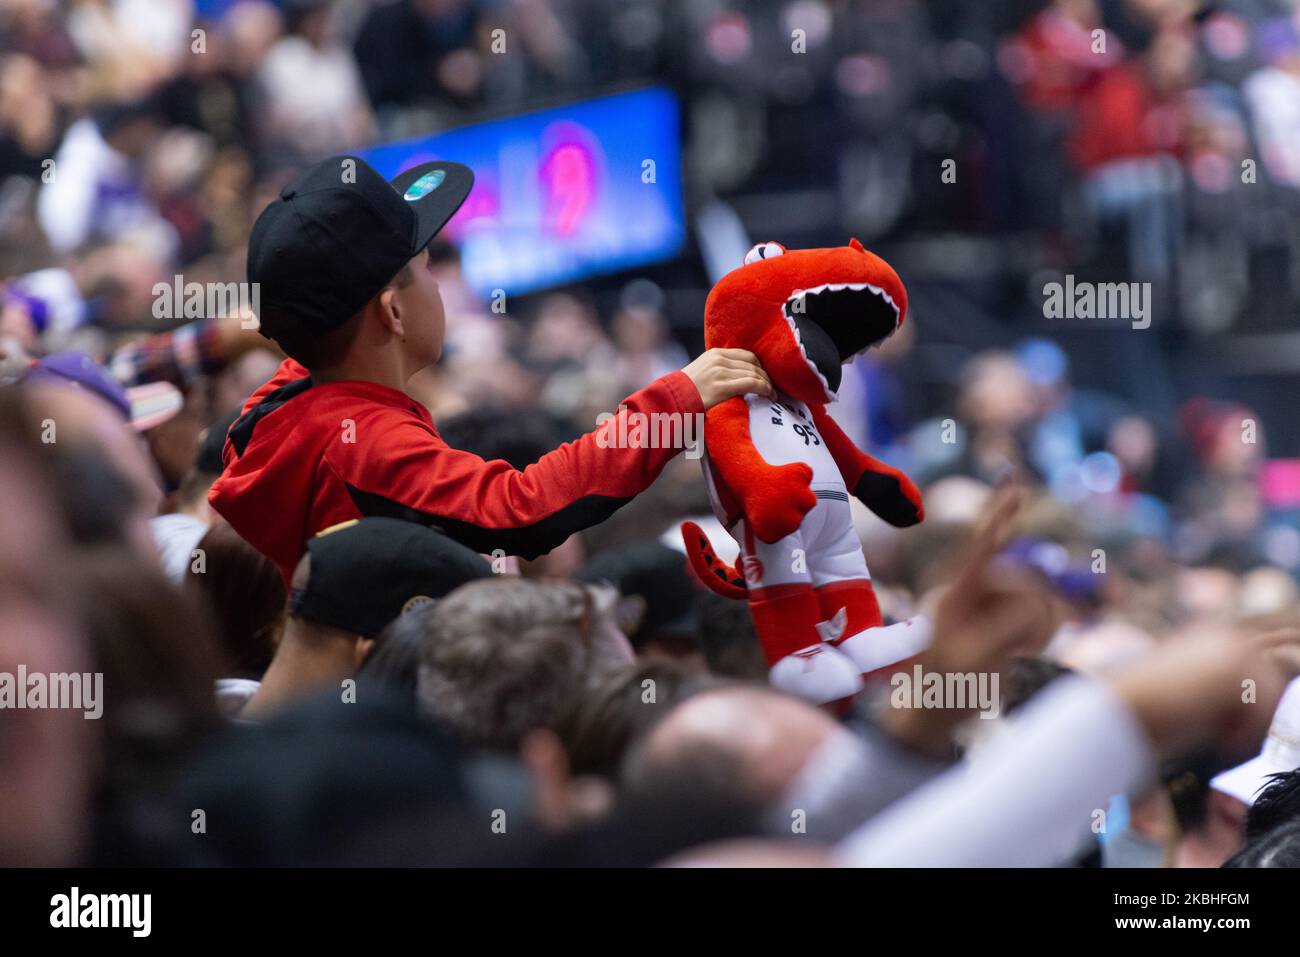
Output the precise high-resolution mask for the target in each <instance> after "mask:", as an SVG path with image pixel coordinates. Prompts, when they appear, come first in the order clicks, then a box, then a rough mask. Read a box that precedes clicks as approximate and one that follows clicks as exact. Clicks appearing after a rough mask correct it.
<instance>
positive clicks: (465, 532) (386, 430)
mask: <svg viewBox="0 0 1300 957" xmlns="http://www.w3.org/2000/svg"><path fill="white" fill-rule="evenodd" d="M623 407H624V408H623V409H621V410H620V411H619V413H618V416H626V415H628V414H630V413H644V414H651V413H664V412H668V413H674V412H675V413H682V414H684V415H687V414H689V415H694V414H699V413H702V412H703V411H704V408H703V405H702V404H701V402H700V394H699V391H698V390H697V389H696V388H695V384H694V383H693V382H691V380H690V379H689V378H688V377H687V376H686V374H685V373H683V372H672V373H670V374H668V375H666V376H664V377H662V378H660V379H657V380H656V381H654V382H652V383H651V384H650V385H648V386H646V388H644V389H642V390H641V391H639V392H636V393H634V394H633V395H631V396H629V397H628V398H627V399H625V400H624V402H623ZM616 418H617V417H616ZM618 428H619V423H618V422H617V421H616V419H611V420H610V421H608V422H606V423H604V424H603V425H602V426H601V427H600V429H597V430H596V431H594V432H590V433H588V434H587V435H584V436H582V437H581V438H579V439H577V440H576V441H574V442H567V443H565V444H564V445H562V446H560V447H559V448H558V449H556V450H555V451H553V452H549V453H547V454H546V455H544V456H543V457H542V458H541V459H539V460H538V461H537V462H536V463H535V464H533V465H530V466H528V467H527V468H526V469H524V470H523V471H519V470H517V469H515V468H514V467H512V466H511V465H510V464H508V463H507V462H504V461H501V460H499V459H498V460H496V461H493V462H485V461H484V460H483V459H481V458H479V457H478V456H477V455H473V454H471V453H469V452H462V451H460V450H458V449H453V448H451V447H449V446H448V445H447V443H445V442H444V441H443V440H442V438H441V437H440V436H439V435H438V430H437V429H436V428H435V427H434V424H433V419H432V417H431V416H430V415H429V412H428V410H427V409H426V408H425V407H424V406H422V405H420V403H418V402H416V401H415V400H414V399H412V398H411V397H410V396H408V395H407V394H406V393H404V392H399V391H397V390H396V389H391V388H389V387H388V386H383V385H379V384H377V383H373V382H331V383H326V384H324V385H313V384H312V382H311V379H310V375H309V373H308V372H307V370H306V369H305V368H304V367H303V366H301V365H299V364H298V363H297V362H295V361H294V360H292V359H286V360H285V361H284V362H283V363H282V364H281V365H280V368H279V369H278V370H277V371H276V374H275V375H274V376H273V377H272V378H271V380H270V381H269V382H267V383H266V384H265V385H264V386H262V387H261V388H260V389H258V390H257V391H256V392H254V393H253V395H252V396H251V397H250V398H249V400H248V401H247V402H246V403H245V404H244V410H243V414H242V415H241V416H240V417H239V419H237V420H236V421H235V424H234V425H233V426H231V428H230V432H229V434H228V435H227V437H226V445H225V449H224V451H223V459H224V461H225V466H226V470H225V472H223V473H222V475H221V477H220V478H219V479H218V480H217V482H216V484H215V485H213V487H212V491H211V492H210V493H209V495H208V501H209V502H210V503H211V504H212V507H213V508H214V509H216V510H217V512H219V513H220V514H221V515H222V516H223V517H224V518H225V519H226V520H227V521H228V522H230V524H231V526H232V527H233V528H234V529H235V531H236V532H238V533H239V534H240V536H242V537H243V538H244V540H245V541H247V542H249V543H250V544H251V545H253V546H254V547H255V548H257V549H258V550H259V551H261V552H262V553H263V554H265V555H266V556H267V557H269V558H270V559H271V560H272V561H274V562H275V564H276V565H277V566H278V567H279V569H280V573H281V574H282V575H283V576H284V578H285V581H286V582H287V581H288V580H289V578H290V576H291V575H292V574H293V569H294V566H295V565H296V564H297V563H298V559H299V558H300V557H301V556H302V553H303V551H304V550H305V543H306V541H307V539H309V538H311V537H312V536H313V535H315V534H316V533H317V532H319V531H321V530H323V529H326V528H329V527H330V526H331V525H335V524H337V523H339V522H343V521H347V520H348V519H354V518H362V517H367V516H373V515H383V516H388V517H392V518H402V519H408V520H412V521H417V522H421V523H423V524H425V525H429V526H432V527H434V528H437V529H439V530H441V531H443V532H445V533H446V534H447V535H449V536H450V537H451V538H454V539H455V540H457V541H459V542H461V543H462V544H464V545H466V546H468V547H470V548H472V549H474V550H476V551H479V552H483V553H486V554H490V553H492V552H493V551H494V550H496V549H501V550H502V551H503V552H504V553H505V554H508V555H519V556H522V557H524V558H536V557H537V556H538V555H542V554H544V553H546V552H548V551H550V550H551V549H552V548H554V547H555V546H557V545H559V544H560V543H561V542H563V541H564V540H565V539H566V538H568V537H569V535H571V534H573V533H574V532H576V531H579V530H580V529H583V528H587V527H589V526H592V525H595V524H598V523H599V522H602V521H604V520H605V519H606V518H608V517H609V516H610V515H611V514H612V513H613V512H614V511H615V510H616V509H618V508H619V507H620V506H621V505H623V504H624V503H626V502H627V501H628V500H629V499H631V498H632V497H633V496H634V495H636V494H637V493H638V492H641V491H643V490H645V488H646V487H648V486H649V485H650V483H651V482H653V481H654V480H655V478H656V477H658V475H659V473H660V472H661V471H662V470H663V467H664V466H665V465H666V464H667V463H668V461H669V460H670V459H671V458H672V457H673V456H675V455H676V454H677V453H678V452H679V451H681V450H680V449H677V448H616V447H610V448H602V447H601V444H600V442H598V440H597V436H598V435H599V433H600V431H601V429H618ZM628 434H629V433H628V431H626V426H624V429H623V431H619V432H611V433H610V436H611V437H612V436H617V435H624V436H626V435H628ZM606 444H608V445H610V446H613V445H615V444H616V440H615V439H613V438H607V439H606Z"/></svg>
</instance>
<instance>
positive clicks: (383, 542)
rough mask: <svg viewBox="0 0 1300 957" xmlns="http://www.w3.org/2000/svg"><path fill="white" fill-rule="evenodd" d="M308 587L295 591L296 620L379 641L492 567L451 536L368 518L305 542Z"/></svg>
mask: <svg viewBox="0 0 1300 957" xmlns="http://www.w3.org/2000/svg"><path fill="white" fill-rule="evenodd" d="M307 552H308V554H309V555H310V556H311V564H310V568H309V573H308V580H307V585H306V587H305V588H301V589H298V588H295V589H294V590H293V594H292V595H291V597H290V603H289V613H290V614H291V615H292V616H293V617H295V618H302V619H304V620H306V621H312V622H316V623H317V624H321V625H328V626H330V627H332V628H339V629H341V630H343V631H348V632H352V633H353V634H357V635H364V636H366V637H368V638H373V637H375V636H376V635H378V634H379V633H380V632H381V631H383V630H384V627H385V626H386V625H387V624H388V623H389V622H390V621H392V620H393V619H395V618H397V617H398V616H399V615H401V614H402V613H403V612H404V611H408V610H410V609H411V608H415V607H417V606H418V605H421V604H423V603H424V602H427V601H433V600H435V599H438V598H441V597H442V596H444V595H446V594H447V593H448V592H450V591H452V590H453V589H455V588H457V587H458V586H460V585H463V584H465V583H466V582H471V581H475V580H477V579H479V578H487V577H489V576H491V574H492V567H491V566H490V565H489V564H488V563H487V561H485V560H484V559H483V557H482V556H481V555H479V554H478V553H477V552H474V551H471V550H470V549H468V548H466V547H465V546H464V545H461V544H460V543H459V542H454V541H452V540H451V539H450V538H448V537H447V536H446V535H443V534H441V533H440V532H435V531H433V529H430V528H426V527H425V526H423V525H417V524H416V523H414V522H404V521H401V520H399V519H395V518H363V519H358V520H354V521H351V522H344V523H343V524H342V525H336V526H335V527H333V528H329V529H326V530H325V531H323V532H321V533H320V534H319V535H317V536H316V537H315V538H313V539H311V540H310V541H308V542H307Z"/></svg>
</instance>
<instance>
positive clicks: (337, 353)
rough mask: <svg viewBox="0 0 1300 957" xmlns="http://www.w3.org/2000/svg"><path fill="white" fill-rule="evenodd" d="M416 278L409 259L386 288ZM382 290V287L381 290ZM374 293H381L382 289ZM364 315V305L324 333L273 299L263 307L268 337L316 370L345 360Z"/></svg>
mask: <svg viewBox="0 0 1300 957" xmlns="http://www.w3.org/2000/svg"><path fill="white" fill-rule="evenodd" d="M413 280H414V273H413V272H412V271H411V264H410V263H409V262H408V263H406V265H404V266H403V267H402V268H401V269H400V270H398V272H397V275H395V276H394V277H393V278H392V279H390V280H389V281H388V282H387V283H385V288H386V287H387V286H396V287H397V288H398V289H405V288H406V287H407V286H409V285H410V284H411V282H412V281H413ZM382 291H383V290H382V289H381V290H380V292H382ZM375 295H376V296H377V295H379V292H376V293H375ZM372 298H373V297H372ZM364 318H365V309H364V308H363V309H362V310H361V311H359V312H358V313H357V314H356V315H355V316H352V317H351V318H350V319H347V320H345V321H344V322H342V323H340V324H339V325H337V326H335V327H334V328H333V329H331V330H329V331H328V332H326V333H324V334H322V333H320V332H318V331H316V330H315V329H311V328H309V327H308V326H305V325H304V324H303V323H302V322H300V321H299V320H298V317H297V316H294V315H291V314H289V313H285V312H280V311H278V310H277V309H276V308H275V305H274V304H273V303H267V304H266V305H264V306H263V309H262V316H261V322H262V331H263V333H264V334H265V335H266V336H267V337H268V338H271V339H274V340H275V342H276V344H277V345H278V346H279V347H280V348H281V349H283V350H284V354H285V355H287V356H288V357H289V358H291V359H294V360H296V361H298V362H300V363H302V364H303V365H304V366H306V367H307V368H308V369H311V370H316V369H327V368H329V367H330V366H333V365H338V363H340V362H342V361H343V359H344V358H345V357H346V356H347V354H348V350H349V349H351V348H352V343H354V342H355V341H356V339H357V336H358V334H360V332H361V326H362V323H363V321H364Z"/></svg>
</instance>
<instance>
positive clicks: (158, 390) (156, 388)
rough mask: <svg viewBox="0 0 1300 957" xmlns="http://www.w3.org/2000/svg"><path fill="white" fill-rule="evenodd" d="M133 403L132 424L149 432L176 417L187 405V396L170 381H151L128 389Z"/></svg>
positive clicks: (129, 398)
mask: <svg viewBox="0 0 1300 957" xmlns="http://www.w3.org/2000/svg"><path fill="white" fill-rule="evenodd" d="M126 399H127V401H128V402H129V403H130V404H131V426H132V427H133V428H134V429H135V430H136V431H137V432H147V431H149V430H150V429H152V428H155V427H156V426H159V425H162V424H163V423H164V422H167V421H169V420H171V419H173V418H175V417H176V415H177V413H179V412H180V411H181V408H182V407H183V406H184V405H185V396H184V394H183V393H182V392H181V390H180V389H178V388H176V386H175V385H173V384H172V383H170V382H149V383H146V384H145V385H137V386H131V387H130V388H128V389H127V390H126Z"/></svg>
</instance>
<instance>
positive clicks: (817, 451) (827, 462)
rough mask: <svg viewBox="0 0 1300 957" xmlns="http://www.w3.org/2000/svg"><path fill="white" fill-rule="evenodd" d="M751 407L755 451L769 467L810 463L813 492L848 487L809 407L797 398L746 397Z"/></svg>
mask: <svg viewBox="0 0 1300 957" xmlns="http://www.w3.org/2000/svg"><path fill="white" fill-rule="evenodd" d="M745 403H746V404H747V405H748V406H749V435H750V439H751V440H752V441H753V443H754V448H755V449H757V450H758V454H759V455H761V456H762V457H763V461H765V462H767V463H768V464H769V465H786V464H788V463H790V462H806V463H807V464H808V465H809V466H811V467H812V470H813V478H812V487H813V491H818V490H821V489H827V490H832V489H838V490H839V491H847V490H846V489H845V487H844V477H843V476H842V475H840V470H839V466H837V465H836V464H835V459H834V458H832V457H831V453H830V449H828V448H827V447H826V445H825V443H823V442H822V439H821V436H820V435H818V434H817V427H816V426H815V425H814V424H813V417H812V412H811V411H809V409H808V406H806V405H805V404H804V403H802V402H799V401H797V400H795V399H789V398H785V397H782V398H781V399H779V400H773V399H767V398H764V397H763V396H761V395H754V394H750V395H747V396H745Z"/></svg>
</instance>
